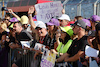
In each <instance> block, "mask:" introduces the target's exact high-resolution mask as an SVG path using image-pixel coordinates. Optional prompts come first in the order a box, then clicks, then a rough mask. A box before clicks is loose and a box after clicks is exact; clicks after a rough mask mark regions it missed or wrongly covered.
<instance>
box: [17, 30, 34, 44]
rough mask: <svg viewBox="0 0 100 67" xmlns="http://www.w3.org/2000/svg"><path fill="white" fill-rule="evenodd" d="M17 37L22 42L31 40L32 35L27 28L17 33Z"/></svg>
mask: <svg viewBox="0 0 100 67" xmlns="http://www.w3.org/2000/svg"><path fill="white" fill-rule="evenodd" d="M16 39H17V41H18V42H19V44H20V41H29V40H31V39H32V36H31V35H30V34H29V33H28V32H27V31H26V30H22V31H21V32H20V34H17V33H16ZM20 45H21V44H20Z"/></svg>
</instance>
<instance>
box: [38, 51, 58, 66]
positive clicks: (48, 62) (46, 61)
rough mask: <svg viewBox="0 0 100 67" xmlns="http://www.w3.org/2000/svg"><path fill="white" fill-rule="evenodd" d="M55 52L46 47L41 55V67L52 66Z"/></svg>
mask: <svg viewBox="0 0 100 67" xmlns="http://www.w3.org/2000/svg"><path fill="white" fill-rule="evenodd" d="M55 59H56V54H54V53H51V52H50V50H48V49H46V50H45V51H44V53H43V55H42V59H41V64H40V65H41V67H54V65H55Z"/></svg>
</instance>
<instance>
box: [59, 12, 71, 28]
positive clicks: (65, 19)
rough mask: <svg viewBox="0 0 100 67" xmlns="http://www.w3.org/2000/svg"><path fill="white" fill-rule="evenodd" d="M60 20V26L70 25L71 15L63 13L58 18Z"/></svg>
mask: <svg viewBox="0 0 100 67" xmlns="http://www.w3.org/2000/svg"><path fill="white" fill-rule="evenodd" d="M58 19H59V22H60V26H62V27H65V26H68V23H69V21H70V17H69V16H68V15H67V14H62V16H61V17H59V18H58Z"/></svg>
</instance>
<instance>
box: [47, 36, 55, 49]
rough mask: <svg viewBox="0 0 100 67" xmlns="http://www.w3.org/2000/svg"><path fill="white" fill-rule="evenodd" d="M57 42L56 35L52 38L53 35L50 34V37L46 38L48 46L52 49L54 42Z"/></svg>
mask: <svg viewBox="0 0 100 67" xmlns="http://www.w3.org/2000/svg"><path fill="white" fill-rule="evenodd" d="M55 42H56V36H55V35H54V37H53V38H52V39H51V37H50V36H49V35H48V38H47V39H46V46H49V48H50V49H54V43H55Z"/></svg>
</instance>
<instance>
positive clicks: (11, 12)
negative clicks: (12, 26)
mask: <svg viewBox="0 0 100 67" xmlns="http://www.w3.org/2000/svg"><path fill="white" fill-rule="evenodd" d="M8 12H9V13H10V14H12V15H13V16H14V17H16V18H17V19H18V20H19V21H20V20H21V19H20V17H19V16H18V15H16V14H15V13H14V12H13V11H12V9H8Z"/></svg>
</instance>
